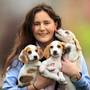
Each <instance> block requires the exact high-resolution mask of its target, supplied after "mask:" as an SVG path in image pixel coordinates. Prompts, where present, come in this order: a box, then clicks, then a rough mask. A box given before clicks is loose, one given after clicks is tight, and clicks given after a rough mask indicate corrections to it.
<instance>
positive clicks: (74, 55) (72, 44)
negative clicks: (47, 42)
mask: <svg viewBox="0 0 90 90" xmlns="http://www.w3.org/2000/svg"><path fill="white" fill-rule="evenodd" d="M55 35H56V37H57V38H58V39H59V40H61V41H63V42H64V43H66V44H65V50H64V58H66V59H68V60H70V61H71V62H75V61H77V59H78V58H79V57H80V54H81V46H80V44H79V41H78V40H77V39H76V37H75V35H74V34H73V33H72V32H71V31H69V30H63V29H59V30H58V31H57V32H56V34H55Z"/></svg>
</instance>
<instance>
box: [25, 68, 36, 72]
mask: <svg viewBox="0 0 90 90" xmlns="http://www.w3.org/2000/svg"><path fill="white" fill-rule="evenodd" d="M35 71H36V69H33V68H32V69H29V70H27V73H33V72H35Z"/></svg>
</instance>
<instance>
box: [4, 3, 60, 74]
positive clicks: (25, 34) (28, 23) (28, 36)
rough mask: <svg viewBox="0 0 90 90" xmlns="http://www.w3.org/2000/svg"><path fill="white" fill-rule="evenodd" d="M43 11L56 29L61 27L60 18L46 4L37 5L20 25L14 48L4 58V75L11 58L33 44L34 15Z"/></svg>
mask: <svg viewBox="0 0 90 90" xmlns="http://www.w3.org/2000/svg"><path fill="white" fill-rule="evenodd" d="M42 10H43V11H45V12H46V13H48V15H49V16H50V17H51V18H52V19H53V20H54V22H55V23H57V29H58V28H60V27H61V19H60V17H59V16H58V15H57V14H56V13H55V12H54V10H53V9H52V8H51V7H50V6H49V5H46V4H39V5H37V6H36V7H34V8H32V9H31V10H30V11H29V12H28V13H27V15H26V18H25V20H24V22H23V24H22V25H21V28H20V30H19V31H18V32H17V35H16V39H15V42H14V46H13V48H12V50H11V53H10V54H9V55H8V57H7V58H6V60H5V61H6V62H5V65H4V70H3V71H4V73H5V71H6V69H7V67H8V66H9V65H10V64H11V63H12V61H13V60H14V59H13V58H14V57H15V56H16V55H18V54H19V52H20V51H21V50H22V49H23V48H24V47H25V46H26V45H28V44H35V38H34V36H33V32H32V25H33V22H34V17H35V14H36V13H38V12H40V11H42Z"/></svg>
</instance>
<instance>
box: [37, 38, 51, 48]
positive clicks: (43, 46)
mask: <svg viewBox="0 0 90 90" xmlns="http://www.w3.org/2000/svg"><path fill="white" fill-rule="evenodd" d="M52 41H53V39H52V40H51V41H49V42H45V43H41V42H37V43H38V45H39V46H40V47H41V48H42V50H44V49H45V48H46V46H47V45H49V44H50V43H51V42H52Z"/></svg>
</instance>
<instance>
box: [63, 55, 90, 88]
mask: <svg viewBox="0 0 90 90" xmlns="http://www.w3.org/2000/svg"><path fill="white" fill-rule="evenodd" d="M80 68H81V70H80V69H79V68H78V67H77V65H76V64H74V63H72V62H70V61H69V60H64V61H62V72H64V73H65V74H67V75H68V76H70V77H73V75H76V76H78V75H79V72H81V73H82V75H81V77H80V79H79V80H73V81H72V82H73V83H74V84H75V86H76V88H77V90H78V89H79V90H90V77H89V74H88V70H87V65H86V62H85V60H84V57H83V55H81V57H80Z"/></svg>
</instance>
